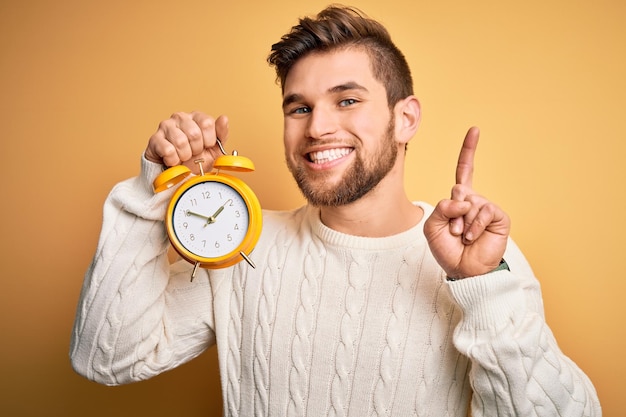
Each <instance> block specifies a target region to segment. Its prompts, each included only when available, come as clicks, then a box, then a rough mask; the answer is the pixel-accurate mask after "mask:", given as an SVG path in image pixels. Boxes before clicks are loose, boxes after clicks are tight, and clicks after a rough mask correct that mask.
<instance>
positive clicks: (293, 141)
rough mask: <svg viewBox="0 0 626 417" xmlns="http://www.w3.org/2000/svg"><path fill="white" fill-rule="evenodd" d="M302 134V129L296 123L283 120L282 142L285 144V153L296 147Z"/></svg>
mask: <svg viewBox="0 0 626 417" xmlns="http://www.w3.org/2000/svg"><path fill="white" fill-rule="evenodd" d="M302 136H303V135H302V131H301V129H300V127H299V124H298V123H295V122H294V121H287V120H285V123H284V125H283V144H284V146H285V153H286V154H289V153H290V152H293V151H294V150H295V149H296V147H297V146H298V143H299V142H300V140H301V138H302Z"/></svg>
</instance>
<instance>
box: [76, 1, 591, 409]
mask: <svg viewBox="0 0 626 417" xmlns="http://www.w3.org/2000/svg"><path fill="white" fill-rule="evenodd" d="M268 60H269V62H270V63H271V64H272V65H274V66H275V67H276V71H277V75H278V79H279V80H280V83H281V87H282V93H283V110H284V146H285V156H286V161H287V164H288V166H289V169H290V170H291V172H292V173H293V176H294V178H295V179H296V182H297V183H298V185H299V187H300V189H301V190H302V192H303V194H304V195H305V197H306V198H307V200H308V204H307V205H306V206H305V207H302V208H299V209H297V210H294V211H289V212H270V211H266V212H264V220H263V221H264V229H263V232H262V235H261V238H260V240H259V243H258V244H257V246H256V248H255V250H254V252H253V256H254V259H255V262H256V264H257V267H256V268H255V269H253V268H251V267H250V266H249V265H248V264H246V263H245V262H243V263H239V264H237V265H235V266H234V267H231V268H227V269H223V270H215V271H210V272H207V271H204V270H203V271H201V272H199V273H198V275H199V276H197V277H196V279H195V280H194V281H193V282H189V276H190V271H191V268H192V265H190V264H188V263H186V262H184V261H181V262H177V263H174V264H172V265H171V266H170V265H169V264H168V261H167V251H168V243H167V237H166V233H165V229H164V225H163V218H164V215H165V206H166V204H167V201H168V198H169V197H170V196H171V194H169V195H154V194H153V191H152V188H151V182H152V180H153V179H154V178H155V176H156V175H157V174H158V173H159V172H160V171H161V169H162V166H163V165H166V166H173V165H178V164H186V165H189V166H192V165H193V161H194V160H196V159H199V158H203V159H204V160H205V161H206V166H205V170H206V169H209V168H210V165H211V163H212V161H213V160H214V158H215V157H216V156H218V155H219V147H218V146H217V145H216V144H217V138H218V137H219V138H220V139H221V140H226V138H227V135H228V124H227V119H226V118H225V117H219V118H217V119H213V118H211V117H210V116H208V115H205V114H203V113H199V112H194V113H189V114H187V113H176V114H174V115H173V116H172V117H171V118H170V119H168V120H166V121H164V122H162V123H161V124H160V125H159V128H158V130H157V131H156V133H155V134H154V135H153V136H152V137H151V138H150V140H149V142H148V145H147V148H146V151H145V153H144V158H143V160H142V172H141V175H140V176H139V177H137V178H134V179H131V180H128V181H125V182H123V183H121V184H118V185H117V186H116V187H115V188H114V189H113V191H112V192H111V194H110V196H109V197H108V199H107V202H106V204H105V211H104V223H103V230H102V235H101V239H100V242H99V245H98V250H97V253H96V255H95V258H94V262H93V264H92V265H91V267H90V269H89V271H88V272H87V275H86V279H85V284H84V287H83V291H82V294H81V300H80V303H79V308H78V313H77V318H76V322H75V328H74V333H73V338H72V349H71V357H72V363H73V366H74V367H75V369H76V370H77V371H78V372H79V373H81V374H82V375H84V376H86V377H87V378H90V379H93V380H96V381H98V382H101V383H104V384H111V385H115V384H122V383H127V382H131V381H137V380H142V379H146V378H150V377H152V376H154V375H156V374H158V373H160V372H164V371H166V370H168V369H171V368H173V367H175V366H177V365H179V364H181V363H183V362H185V361H188V360H190V359H192V358H194V357H196V356H197V355H199V354H200V353H201V352H203V351H204V350H205V349H206V348H208V347H209V346H211V345H213V344H214V343H216V344H217V349H218V355H219V363H220V371H221V372H220V374H221V379H222V387H223V394H224V412H225V414H226V415H232V416H235V415H242V416H249V415H276V416H279V415H280V416H282V415H289V416H300V415H305V414H306V415H313V416H322V415H324V416H326V415H352V416H366V415H392V416H404V415H417V416H437V417H439V416H464V415H465V414H466V413H467V411H468V409H469V407H470V403H471V411H472V414H473V415H474V416H494V415H520V416H530V415H541V416H555V415H562V416H568V417H570V416H599V415H601V411H600V406H599V404H598V400H597V396H596V393H595V390H594V388H593V386H592V384H591V383H590V381H589V380H588V378H587V377H586V376H585V375H584V373H583V372H582V371H581V370H580V369H578V367H577V366H576V365H575V364H574V363H573V362H572V361H571V360H569V359H568V358H567V357H566V356H564V355H563V353H562V352H561V351H560V350H559V348H558V346H557V343H556V341H555V340H554V337H553V336H552V333H551V332H550V329H549V328H548V326H547V325H546V323H545V320H544V318H543V309H542V301H541V294H540V290H539V284H538V282H537V280H536V279H535V277H534V276H533V274H532V271H531V269H530V267H529V266H528V264H527V263H526V261H525V259H524V257H523V255H522V254H521V252H520V251H519V249H518V248H517V247H516V246H515V244H514V243H513V242H512V241H511V240H510V239H509V229H510V221H509V218H508V217H507V215H506V214H505V213H504V212H503V211H502V210H501V209H500V208H499V207H498V206H496V205H495V204H493V203H491V202H490V201H489V200H487V199H486V198H484V197H482V196H479V195H477V194H475V193H474V191H473V190H472V185H471V180H472V170H473V158H474V153H475V150H476V146H477V141H478V130H477V129H474V128H473V129H470V130H469V132H468V133H467V136H466V138H465V141H464V143H463V147H462V150H461V153H460V156H459V163H458V167H457V184H456V185H455V186H454V188H453V190H452V195H451V198H450V199H447V200H443V201H441V202H440V203H439V204H437V206H436V207H435V208H432V207H431V206H429V205H428V204H425V203H420V202H417V203H414V202H411V201H410V200H409V199H408V198H407V196H406V194H405V191H404V187H403V166H404V157H405V149H406V144H407V143H408V141H409V140H410V139H411V137H412V136H413V135H414V134H415V132H416V130H417V127H418V123H419V119H420V108H419V103H418V101H417V99H416V98H415V97H414V96H413V91H412V81H411V75H410V72H409V69H408V66H407V64H406V60H405V59H404V57H403V55H402V54H401V52H400V51H399V50H398V49H397V48H396V47H395V46H394V45H393V43H392V42H391V40H390V38H389V35H388V33H387V31H386V30H385V29H384V28H383V27H382V26H381V25H380V24H379V23H377V22H375V21H372V20H370V19H368V18H366V17H364V16H363V15H361V14H360V13H359V12H357V11H355V10H352V9H349V8H341V7H329V8H328V9H326V10H324V11H322V12H321V13H320V14H319V15H318V16H317V17H316V18H315V19H310V18H306V19H301V20H300V24H299V25H298V26H295V27H294V28H292V30H291V32H289V33H288V34H286V35H285V36H283V38H282V39H281V41H280V42H278V43H277V44H275V45H274V46H273V47H272V53H271V54H270V56H269V59H268ZM161 194H163V193H161ZM166 194H167V193H166Z"/></svg>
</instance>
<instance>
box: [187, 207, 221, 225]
mask: <svg viewBox="0 0 626 417" xmlns="http://www.w3.org/2000/svg"><path fill="white" fill-rule="evenodd" d="M185 213H186V214H187V215H193V216H197V217H201V218H203V219H207V223H213V222H214V221H215V220H213V217H212V216H211V217H209V216H205V215H204V214H200V213H196V212H195V211H191V210H187V211H186V212H185Z"/></svg>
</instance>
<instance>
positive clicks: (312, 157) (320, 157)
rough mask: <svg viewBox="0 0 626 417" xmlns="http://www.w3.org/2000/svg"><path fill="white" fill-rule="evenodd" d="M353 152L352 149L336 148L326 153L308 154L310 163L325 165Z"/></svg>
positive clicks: (327, 150) (325, 151)
mask: <svg viewBox="0 0 626 417" xmlns="http://www.w3.org/2000/svg"><path fill="white" fill-rule="evenodd" d="M352 151H353V149H352V148H334V149H326V150H324V151H317V152H311V153H309V154H308V157H309V161H311V162H313V163H314V164H325V163H327V162H331V161H334V160H335V159H339V158H343V157H344V156H346V155H348V154H349V153H351V152H352Z"/></svg>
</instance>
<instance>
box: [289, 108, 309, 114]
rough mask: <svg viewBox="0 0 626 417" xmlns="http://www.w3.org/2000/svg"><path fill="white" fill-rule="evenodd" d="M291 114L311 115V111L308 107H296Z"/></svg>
mask: <svg viewBox="0 0 626 417" xmlns="http://www.w3.org/2000/svg"><path fill="white" fill-rule="evenodd" d="M291 113H293V114H305V113H311V109H310V108H309V107H297V108H295V109H293V110H292V111H291Z"/></svg>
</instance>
